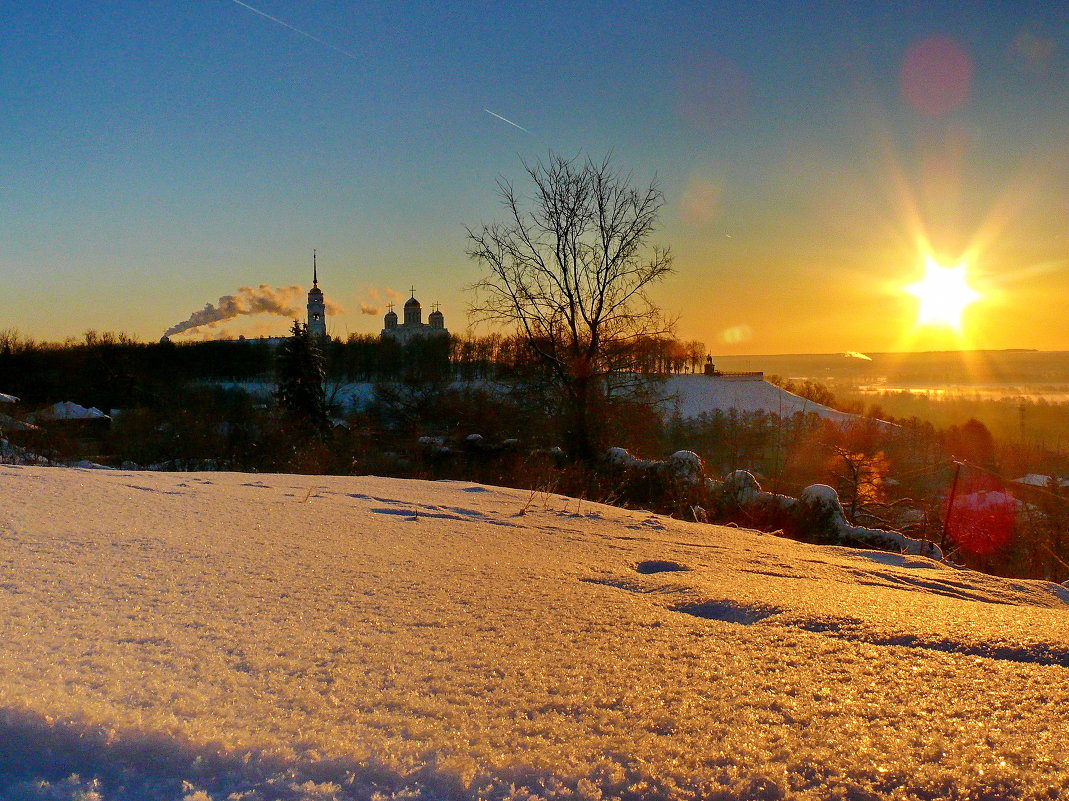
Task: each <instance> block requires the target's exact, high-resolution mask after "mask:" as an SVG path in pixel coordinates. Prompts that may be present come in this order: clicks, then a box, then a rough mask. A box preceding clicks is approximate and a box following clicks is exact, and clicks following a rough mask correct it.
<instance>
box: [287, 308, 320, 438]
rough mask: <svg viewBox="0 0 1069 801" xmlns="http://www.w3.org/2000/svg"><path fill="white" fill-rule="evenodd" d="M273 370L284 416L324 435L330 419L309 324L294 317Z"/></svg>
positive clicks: (317, 352) (316, 350) (317, 349)
mask: <svg viewBox="0 0 1069 801" xmlns="http://www.w3.org/2000/svg"><path fill="white" fill-rule="evenodd" d="M276 373H277V381H278V389H277V390H276V393H277V398H278V405H279V406H280V407H282V410H283V412H284V413H285V414H286V416H287V417H289V418H290V419H291V420H293V421H294V422H295V423H297V424H298V425H299V426H302V427H305V428H307V429H309V430H311V431H312V432H314V433H315V434H317V435H318V436H320V437H323V438H325V437H326V435H327V432H328V431H329V430H330V420H329V419H328V417H327V396H326V391H325V390H324V388H323V378H324V375H325V373H324V369H323V354H322V352H321V351H320V350H319V346H318V345H317V344H316V341H315V338H314V337H313V336H312V335H311V334H310V333H308V326H306V325H301V324H300V322H298V321H296V320H294V321H293V329H292V330H291V332H290V336H289V338H288V339H286V341H285V342H283V343H282V345H281V347H279V350H278V357H277V361H276Z"/></svg>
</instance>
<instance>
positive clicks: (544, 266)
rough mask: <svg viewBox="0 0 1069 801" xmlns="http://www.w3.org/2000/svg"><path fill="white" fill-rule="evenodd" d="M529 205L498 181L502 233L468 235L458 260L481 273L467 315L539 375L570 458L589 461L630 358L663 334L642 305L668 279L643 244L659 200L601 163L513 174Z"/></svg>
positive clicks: (552, 161)
mask: <svg viewBox="0 0 1069 801" xmlns="http://www.w3.org/2000/svg"><path fill="white" fill-rule="evenodd" d="M523 166H524V169H525V170H526V172H527V176H528V177H529V178H530V180H531V184H532V189H533V191H532V192H531V194H530V196H529V197H523V196H521V195H520V194H518V193H517V191H516V188H515V187H514V186H513V184H512V183H510V182H508V181H507V180H505V179H500V180H499V181H498V188H499V190H500V196H501V202H502V205H503V206H504V208H505V211H506V213H507V219H506V220H505V221H504V222H495V223H491V224H490V225H484V226H482V227H481V228H480V229H478V230H473V229H470V228H469V229H468V236H469V240H470V248H469V250H468V255H469V256H470V257H471V258H472V259H474V260H476V261H478V262H479V263H480V264H482V265H484V266H485V267H486V268H487V270H488V271H489V275H487V276H486V277H485V278H483V279H482V280H480V281H478V282H477V283H476V284H475V285H474V287H473V289H474V290H475V298H476V299H475V302H474V303H473V305H472V312H473V315H474V316H475V318H476V319H477V320H481V321H493V322H496V323H498V324H504V325H505V326H506V327H509V328H513V329H515V330H517V331H518V333H519V334H520V335H521V336H522V337H523V338H524V339H525V340H526V342H527V344H528V345H529V346H530V348H531V349H532V350H533V351H534V353H535V354H537V358H538V360H539V361H540V363H541V364H542V366H543V367H544V369H545V373H546V376H547V378H548V380H549V383H550V385H551V387H552V388H553V390H554V392H555V393H556V396H557V399H558V400H559V401H560V403H561V407H562V411H563V412H564V415H565V420H566V422H567V431H566V433H567V441H568V444H569V448H570V450H571V452H572V454H573V455H574V456H576V457H579V458H581V459H586V460H589V459H591V458H592V457H593V456H594V454H595V453H596V451H597V448H598V446H599V445H600V444H601V443H600V442H599V431H598V427H599V423H600V422H601V421H602V419H603V415H601V414H599V413H598V412H599V407H600V406H601V405H602V404H606V403H612V402H613V401H614V400H616V399H620V398H622V397H625V396H627V395H628V394H630V393H633V390H634V389H635V388H636V380H637V375H636V374H635V373H634V372H633V368H634V366H635V357H636V353H635V350H636V349H635V346H636V345H637V344H638V343H639V341H640V340H641V339H643V338H645V337H651V336H656V335H659V334H663V333H666V332H668V331H669V330H670V329H671V324H670V322H669V321H667V320H665V318H664V316H663V315H662V313H661V311H660V309H659V308H658V307H657V306H656V304H654V303H653V301H652V300H651V299H650V298H649V296H648V295H647V294H646V290H647V288H648V287H649V286H650V284H652V283H653V282H655V281H657V280H658V279H660V278H663V277H664V276H665V275H667V274H668V273H669V272H670V271H671V269H672V256H671V253H670V252H669V250H668V248H661V247H657V246H655V245H651V244H650V243H649V238H650V236H651V235H652V234H653V232H654V231H655V230H656V227H657V217H658V214H659V212H660V209H661V207H662V206H663V205H664V196H663V195H662V193H661V191H660V189H659V188H658V186H657V184H656V182H655V181H654V182H651V183H650V184H649V185H648V186H646V187H644V188H636V187H635V186H633V184H632V177H631V175H630V174H623V173H621V172H619V171H618V170H617V169H616V168H615V166H614V165H613V163H612V158H611V156H609V157H606V158H605V159H603V160H602V161H600V162H596V161H594V160H592V159H590V158H586V159H582V160H581V159H579V158H578V157H577V158H573V159H566V158H563V157H561V156H557V155H554V154H550V155H549V157H548V159H547V161H545V162H542V161H539V162H538V163H536V164H534V165H531V164H528V163H524V165H523Z"/></svg>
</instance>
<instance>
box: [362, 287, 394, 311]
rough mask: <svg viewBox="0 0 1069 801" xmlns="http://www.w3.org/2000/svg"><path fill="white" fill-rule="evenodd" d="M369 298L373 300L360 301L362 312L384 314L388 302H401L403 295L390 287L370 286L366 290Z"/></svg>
mask: <svg viewBox="0 0 1069 801" xmlns="http://www.w3.org/2000/svg"><path fill="white" fill-rule="evenodd" d="M366 292H367V296H368V298H370V300H371V302H370V303H369V302H365V301H361V302H360V313H361V314H369V315H370V314H382V310H383V309H384V308H385V307H386V303H387V302H390V303H399V302H400V300H401V298H402V297H403V296H402V295H401V293H400V292H398V291H397V290H396V289H390V287H383V288H382V289H379V288H378V287H374V286H373V287H370V288H369V289H367V290H366Z"/></svg>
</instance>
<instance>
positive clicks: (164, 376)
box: [0, 331, 706, 410]
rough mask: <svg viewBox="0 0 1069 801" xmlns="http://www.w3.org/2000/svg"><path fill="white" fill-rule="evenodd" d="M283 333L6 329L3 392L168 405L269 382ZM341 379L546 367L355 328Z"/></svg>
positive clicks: (454, 341)
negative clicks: (181, 394)
mask: <svg viewBox="0 0 1069 801" xmlns="http://www.w3.org/2000/svg"><path fill="white" fill-rule="evenodd" d="M277 346H278V340H277V339H276V340H269V339H236V340H215V341H206V342H173V341H169V340H164V341H161V342H154V343H143V342H139V341H137V340H136V339H134V338H133V337H130V336H129V335H127V334H123V333H111V332H105V333H98V332H96V331H88V332H86V334H85V335H84V337H83V338H82V339H80V340H67V341H65V342H62V343H48V342H35V341H34V340H32V339H29V338H25V337H22V336H20V335H19V334H18V332H16V331H0V389H2V391H4V392H8V393H10V394H14V395H18V396H19V397H21V398H22V399H23V400H24V402H25V403H27V404H39V405H43V404H46V403H53V402H56V401H61V400H75V401H77V402H78V403H80V404H81V405H83V406H96V407H97V408H100V409H104V410H109V409H126V408H132V407H139V406H144V405H148V404H153V403H158V402H160V400H161V399H162V398H164V397H166V396H168V395H169V394H170V393H173V392H174V391H175V388H176V387H179V386H182V385H184V384H187V383H188V382H192V381H217V382H218V381H224V382H237V383H241V382H253V381H258V382H269V381H271V380H273V371H274V364H275V353H276V350H277ZM322 351H323V355H324V361H325V368H326V374H327V378H328V380H330V381H332V382H334V383H340V382H361V381H377V380H382V379H386V380H397V379H416V380H428V379H436V378H441V377H453V378H459V379H468V380H473V379H511V378H515V377H517V376H519V375H525V374H529V373H530V372H531V371H532V370H535V369H536V366H537V359H536V358H535V357H534V355H533V353H532V351H531V347H530V345H529V344H528V343H527V342H526V341H525V340H523V339H522V338H520V337H514V336H503V335H500V334H490V335H487V336H481V337H475V336H455V335H450V336H447V337H422V338H414V339H412V340H410V341H408V342H406V343H401V342H398V341H397V340H393V339H383V338H380V337H379V336H377V335H357V334H354V335H351V336H350V337H349V338H348V339H347V340H345V341H342V340H339V339H333V340H329V341H327V342H325V343H322ZM705 355H706V350H705V346H704V345H703V344H702V343H700V342H696V341H692V342H682V341H679V340H676V339H673V338H671V337H649V338H645V339H640V340H637V341H636V342H634V343H633V344H632V345H631V352H630V353H629V357H630V358H629V361H630V363H631V364H632V365H633V367H634V369H635V370H636V371H638V372H643V373H650V374H666V373H678V372H684V371H698V370H700V369H701V367H702V362H703V360H704V359H705Z"/></svg>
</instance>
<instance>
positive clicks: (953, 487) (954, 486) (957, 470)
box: [939, 459, 961, 550]
mask: <svg viewBox="0 0 1069 801" xmlns="http://www.w3.org/2000/svg"><path fill="white" fill-rule="evenodd" d="M960 475H961V462H959V461H958V460H957V459H955V460H954V480H953V481H952V482H950V497H949V498H947V512H946V516H945V517H944V518H943V541H942V542H940V543H939V546H940V547H941V548H943V549H944V550H945V549H946V547H947V540H948V539H949V537H950V512H951V511H952V510H953V508H954V495H955V494H956V493H957V491H958V476H960Z"/></svg>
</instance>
